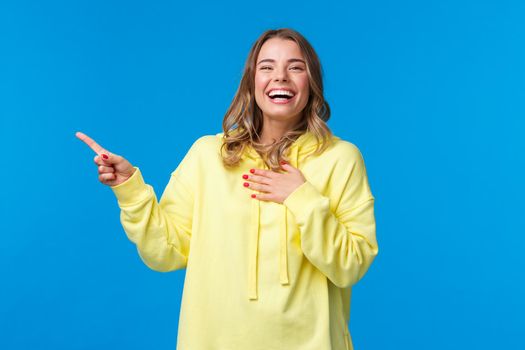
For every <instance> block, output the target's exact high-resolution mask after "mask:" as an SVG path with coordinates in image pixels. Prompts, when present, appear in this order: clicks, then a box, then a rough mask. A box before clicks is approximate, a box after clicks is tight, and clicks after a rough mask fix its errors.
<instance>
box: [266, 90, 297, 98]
mask: <svg viewBox="0 0 525 350" xmlns="http://www.w3.org/2000/svg"><path fill="white" fill-rule="evenodd" d="M275 95H287V96H291V97H293V96H295V95H294V93H293V92H291V91H288V90H272V91H270V93H269V94H268V96H270V97H272V96H275Z"/></svg>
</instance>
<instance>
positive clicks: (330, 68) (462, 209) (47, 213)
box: [0, 0, 525, 350]
mask: <svg viewBox="0 0 525 350" xmlns="http://www.w3.org/2000/svg"><path fill="white" fill-rule="evenodd" d="M524 18H525V3H524V2H522V1H502V0H499V1H496V0H494V1H483V0H479V1H451V0H439V1H438V0H433V1H366V2H365V1H352V2H348V3H345V4H344V3H343V2H332V1H322V2H313V1H302V2H284V3H278V2H246V1H239V2H226V3H225V2H209V3H204V2H199V3H196V4H194V5H191V4H190V2H184V3H182V2H181V3H178V2H175V1H156V2H148V3H146V2H137V1H111V2H108V1H77V2H71V1H46V2H37V1H35V2H27V1H4V2H2V3H1V4H0V44H1V47H0V49H1V55H0V117H1V119H0V120H1V124H0V143H1V144H0V146H1V149H2V171H1V172H0V177H1V183H2V190H1V193H2V194H1V196H0V197H1V203H2V204H1V205H2V208H1V209H2V210H1V211H0V212H1V215H2V218H1V222H2V228H1V238H2V240H1V242H0V277H1V282H0V283H1V287H0V348H1V349H5V350H7V349H174V348H175V344H176V335H177V327H178V315H179V303H180V297H181V292H182V287H183V280H184V273H185V271H176V272H172V273H167V274H163V273H157V272H154V271H152V270H149V269H148V268H147V267H146V266H145V265H144V264H143V263H142V261H141V260H140V258H139V257H138V254H137V252H136V250H135V247H134V245H133V244H132V243H131V242H130V241H128V239H127V238H126V236H125V233H124V231H123V229H122V227H121V225H120V222H119V208H118V206H117V202H116V199H115V197H114V195H113V193H112V192H111V190H110V189H109V188H108V187H106V186H104V185H102V184H100V183H99V182H98V173H97V169H96V166H95V165H94V163H93V157H94V155H95V154H94V153H93V152H92V151H91V149H89V148H88V147H87V146H86V145H85V144H83V143H82V142H81V141H80V140H78V139H77V138H76V137H75V132H76V131H82V132H84V133H86V134H87V135H90V136H91V137H93V138H94V139H95V140H96V141H98V142H99V143H100V144H101V145H102V146H104V147H106V148H107V149H108V150H110V151H112V152H114V153H117V154H120V155H123V156H125V157H126V158H127V159H128V160H129V161H130V162H131V163H132V164H134V165H137V166H139V167H140V168H141V170H142V172H143V174H144V177H145V179H146V181H147V182H148V183H149V184H151V185H152V186H153V187H154V188H155V191H156V193H157V196H158V197H160V195H161V194H162V191H163V189H164V187H165V185H166V184H167V182H168V179H169V174H170V172H171V171H173V170H174V169H175V168H176V166H177V165H178V163H179V162H180V160H181V159H182V157H183V156H184V154H185V153H186V151H187V150H188V148H189V146H190V145H191V144H192V143H193V141H194V140H195V139H196V138H198V137H200V136H202V135H207V134H215V133H217V132H221V131H222V129H221V123H222V118H223V116H224V113H225V112H226V109H227V108H228V106H229V104H230V103H231V100H232V98H233V95H234V93H235V91H236V89H237V86H238V83H239V80H240V78H241V73H242V68H243V65H244V61H245V59H246V57H247V55H248V50H249V49H250V47H251V45H252V43H253V42H254V41H255V40H256V39H257V37H258V36H259V35H260V34H261V33H262V32H263V31H264V30H266V29H270V28H279V27H291V28H294V29H296V30H298V31H300V32H301V33H302V34H303V35H304V36H305V37H306V38H307V39H308V40H309V41H310V42H311V43H312V45H313V46H314V48H315V49H316V50H317V52H318V54H319V56H320V59H321V62H322V65H323V69H324V77H325V85H326V86H325V95H326V98H327V100H328V102H329V103H330V105H331V107H332V119H331V120H330V121H329V123H328V125H329V126H330V128H331V129H332V131H333V132H334V133H335V134H336V135H338V136H340V137H342V138H343V139H346V140H348V141H350V142H352V143H354V144H355V145H357V146H358V147H359V149H360V150H361V151H362V153H363V155H364V158H365V162H366V166H367V169H368V172H369V179H370V184H371V188H372V192H373V193H374V195H375V197H376V219H377V229H378V230H377V237H378V242H379V246H380V252H379V255H378V257H377V259H376V261H375V262H374V264H373V265H372V267H371V269H370V270H369V272H368V274H367V275H366V276H365V277H364V278H363V280H361V282H360V283H358V284H357V285H356V286H355V287H354V295H353V298H352V310H351V322H350V331H351V333H352V337H353V342H354V346H355V348H356V349H359V350H365V349H369V350H371V349H404V350H408V349H474V348H475V349H506V348H508V349H524V348H525V336H524V335H523V331H524V329H525V322H524V320H523V314H524V312H525V301H524V298H523V297H524V296H525V278H524V268H525V260H524V257H523V252H524V246H525V244H524V243H525V239H524V234H525V227H524V226H525V225H524V222H523V213H524V212H525V210H524V209H525V206H524V202H523V198H524V194H525V191H524V185H523V180H524V176H523V171H524V169H525V164H524V163H525V160H524V159H525V157H524V156H523V151H524V150H525V142H524V140H523V136H524V134H525V133H524V131H525V130H524V129H525V128H524V126H525V125H524V124H525V123H524V119H523V118H524V112H525V108H524V107H525V103H524V101H525V69H524V66H525V65H524V62H525V45H524V44H525V42H524V35H525V25H524V23H525V21H524ZM520 138H521V139H520ZM203 331H204V332H205V330H203Z"/></svg>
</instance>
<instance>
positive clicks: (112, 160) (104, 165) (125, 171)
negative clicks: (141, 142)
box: [75, 131, 136, 186]
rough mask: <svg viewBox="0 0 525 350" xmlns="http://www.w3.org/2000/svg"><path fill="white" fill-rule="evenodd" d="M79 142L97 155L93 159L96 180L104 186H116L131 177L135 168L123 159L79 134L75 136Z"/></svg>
mask: <svg viewBox="0 0 525 350" xmlns="http://www.w3.org/2000/svg"><path fill="white" fill-rule="evenodd" d="M75 136H76V137H78V138H79V139H80V140H82V141H84V142H85V143H86V144H87V145H88V146H89V147H90V148H91V149H92V150H93V151H95V153H97V155H96V156H95V158H94V161H95V164H96V165H98V173H99V176H98V179H99V181H100V182H102V183H103V184H104V185H108V186H116V185H120V184H121V183H123V182H125V181H126V180H127V179H129V178H130V177H131V175H133V173H134V172H135V170H136V169H135V168H134V167H133V165H131V163H130V162H128V161H127V160H126V159H124V158H123V157H121V156H119V155H117V154H114V153H111V152H109V151H107V150H106V149H105V148H102V147H101V146H99V144H98V143H96V142H95V141H94V140H93V139H92V138H91V137H89V136H87V135H85V134H83V133H81V132H80V131H79V132H77V133H76V134H75Z"/></svg>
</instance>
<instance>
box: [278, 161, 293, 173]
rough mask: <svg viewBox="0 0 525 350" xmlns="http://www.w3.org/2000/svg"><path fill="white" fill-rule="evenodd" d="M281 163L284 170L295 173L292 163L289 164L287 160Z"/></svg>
mask: <svg viewBox="0 0 525 350" xmlns="http://www.w3.org/2000/svg"><path fill="white" fill-rule="evenodd" d="M280 163H281V168H283V169H284V170H286V171H294V170H295V168H294V167H293V166H292V165H291V164H290V163H288V162H287V161H285V160H281V162H280Z"/></svg>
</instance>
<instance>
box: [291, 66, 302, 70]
mask: <svg viewBox="0 0 525 350" xmlns="http://www.w3.org/2000/svg"><path fill="white" fill-rule="evenodd" d="M291 69H297V70H303V68H302V67H297V66H295V67H292V68H291Z"/></svg>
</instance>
